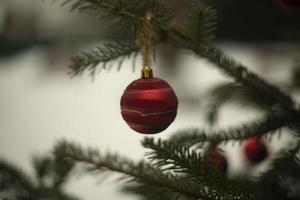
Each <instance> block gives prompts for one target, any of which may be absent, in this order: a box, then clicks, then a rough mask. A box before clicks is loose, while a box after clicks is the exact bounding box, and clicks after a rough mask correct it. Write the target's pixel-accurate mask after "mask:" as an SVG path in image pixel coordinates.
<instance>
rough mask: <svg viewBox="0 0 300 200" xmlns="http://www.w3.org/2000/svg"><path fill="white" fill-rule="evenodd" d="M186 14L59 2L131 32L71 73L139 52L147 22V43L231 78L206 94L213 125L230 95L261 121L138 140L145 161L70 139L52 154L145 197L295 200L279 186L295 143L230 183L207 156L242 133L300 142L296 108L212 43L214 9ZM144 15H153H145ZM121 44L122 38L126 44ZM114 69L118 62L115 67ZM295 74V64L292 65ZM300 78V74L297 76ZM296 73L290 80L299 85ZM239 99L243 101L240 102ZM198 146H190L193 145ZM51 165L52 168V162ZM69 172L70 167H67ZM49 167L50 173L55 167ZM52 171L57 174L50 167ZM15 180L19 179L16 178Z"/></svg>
mask: <svg viewBox="0 0 300 200" xmlns="http://www.w3.org/2000/svg"><path fill="white" fill-rule="evenodd" d="M191 2H192V3H191V5H190V9H189V11H190V12H189V14H188V15H187V16H186V19H185V20H184V22H176V21H174V13H172V12H171V10H170V9H169V8H168V6H167V5H166V4H165V1H159V0H62V5H71V9H72V10H77V11H80V12H83V11H93V12H96V13H97V14H99V19H100V20H102V21H105V22H107V23H109V24H110V25H111V27H112V28H115V30H116V31H121V32H124V33H126V32H128V31H129V32H131V33H132V34H131V35H132V36H133V37H131V36H130V34H129V38H127V39H128V41H129V44H127V43H126V44H125V43H109V44H106V45H103V46H101V47H98V48H96V50H91V51H90V52H87V53H83V54H82V55H79V56H77V57H75V58H74V59H73V63H72V64H71V74H72V75H81V74H82V73H83V72H85V71H91V72H92V74H95V71H96V67H97V66H98V65H100V64H102V68H103V69H105V68H106V67H105V66H106V63H108V62H110V61H113V60H117V59H119V58H120V59H121V62H120V63H122V60H123V58H126V57H129V56H130V55H134V54H135V55H136V53H138V52H139V51H140V50H139V46H138V45H137V40H138V39H139V37H141V36H143V35H144V34H145V32H144V31H145V29H144V28H145V26H151V27H153V30H154V32H155V36H154V38H153V44H155V45H158V44H161V43H165V42H170V43H172V44H174V46H176V47H177V48H178V49H182V50H184V51H188V52H190V53H193V54H194V55H196V56H199V57H200V58H204V59H207V60H208V61H209V62H211V63H213V64H214V65H215V67H216V68H218V69H220V70H221V71H223V72H224V73H225V75H227V76H229V77H230V78H232V80H233V81H232V83H230V84H226V85H221V86H219V87H217V88H215V89H214V91H212V94H213V97H214V98H215V101H214V104H212V107H211V110H210V112H209V115H208V116H209V117H208V118H209V119H210V122H211V123H213V122H214V120H215V119H216V116H217V111H218V109H219V108H220V106H221V105H222V104H223V103H225V102H226V101H231V99H232V98H237V99H238V101H248V102H250V103H251V104H252V105H256V106H257V105H259V107H260V109H263V110H264V111H265V115H264V116H263V118H262V119H257V120H255V121H254V122H249V123H247V124H244V125H240V126H238V127H232V128H228V129H227V130H199V129H189V130H183V131H179V132H178V133H175V134H174V136H173V137H171V138H170V139H168V140H160V139H158V140H154V139H149V138H145V139H144V140H143V141H142V145H143V146H144V147H145V148H146V149H148V150H149V151H148V153H147V154H146V157H147V160H146V161H140V162H133V161H131V160H130V159H128V158H126V157H123V156H120V155H119V154H102V153H100V152H98V150H96V149H91V148H82V147H81V146H80V145H78V144H74V143H71V142H68V141H61V142H58V143H57V144H56V146H55V148H54V154H55V156H56V158H57V159H58V160H62V161H64V162H68V163H72V165H73V164H76V163H81V164H82V165H80V166H81V167H82V168H81V169H82V170H83V171H84V172H86V173H91V172H94V171H96V172H100V173H104V172H107V171H112V172H117V173H120V174H122V175H123V177H124V179H125V180H127V181H128V182H130V183H133V184H132V185H131V184H130V185H128V186H127V187H126V188H125V189H124V190H125V191H127V192H133V193H136V194H142V196H143V197H144V198H145V199H146V200H148V199H153V198H155V199H164V200H169V199H170V200H171V199H182V200H184V199H186V200H188V199H195V200H196V199H201V200H220V199H222V200H233V199H236V200H238V199H239V200H250V199H251V200H252V199H253V200H254V199H255V200H256V199H257V200H258V199H264V200H266V199H267V200H281V199H282V200H283V199H291V200H292V199H293V200H294V199H299V196H297V195H291V188H290V187H286V186H284V184H283V183H284V181H285V180H287V179H288V178H295V177H299V179H300V175H299V159H298V155H297V154H298V152H299V148H300V145H299V143H297V142H296V144H294V145H291V147H290V148H289V149H287V150H285V151H284V152H282V154H281V155H280V156H278V157H277V158H275V159H274V160H273V163H272V165H271V167H270V169H268V170H267V171H266V172H264V173H262V174H260V177H259V178H257V180H255V181H250V180H249V181H242V180H239V181H234V180H230V179H229V178H228V177H227V176H226V174H223V173H222V172H220V171H219V170H218V169H217V168H216V167H215V166H214V165H212V164H211V163H210V162H209V161H208V159H207V155H208V152H209V151H210V150H211V149H213V148H214V147H215V146H216V145H218V144H219V143H221V142H228V141H242V140H243V139H245V138H247V137H252V136H263V135H266V134H268V135H272V134H274V133H276V132H277V131H278V130H280V129H281V128H283V127H286V128H289V130H290V132H292V133H294V135H295V140H296V141H298V140H299V134H300V127H299V119H300V110H299V106H298V104H297V102H295V101H294V100H293V98H292V97H291V96H290V95H289V94H288V93H287V92H286V91H283V88H279V87H278V86H275V85H273V84H271V83H269V82H267V81H265V80H263V79H262V78H260V77H259V76H258V75H256V74H255V73H253V72H250V71H248V69H247V67H246V66H244V65H243V64H241V63H239V62H238V61H236V60H234V59H233V58H231V57H230V56H229V55H227V54H225V53H224V52H223V51H222V50H221V49H219V48H217V47H215V46H214V44H213V39H214V37H215V31H216V29H217V14H216V11H215V10H214V9H213V8H212V7H210V6H209V5H206V4H204V3H203V2H202V1H200V0H198V1H197V0H194V1H191ZM149 13H150V14H151V18H148V17H147V16H149ZM128 41H127V42H128ZM119 66H120V65H119ZM298 71H299V69H298ZM296 75H299V73H295V77H296ZM297 80H298V79H297V78H294V85H295V86H296V85H297V84H298V82H297ZM242 99H243V100H242ZM195 145H196V146H197V148H196V150H201V151H200V152H199V151H196V150H195V149H193V148H191V147H192V146H195ZM48 162H50V163H51V161H49V160H47V159H45V160H36V161H35V162H34V166H35V168H36V171H37V174H36V176H37V178H38V180H40V181H41V182H40V183H39V185H40V186H41V187H42V188H43V184H44V183H43V181H42V180H43V177H45V176H46V175H47V174H49V173H53V171H52V170H51V169H53V168H52V167H51V168H49V167H48V166H49V165H48V164H47V163H48ZM50 166H51V165H50ZM1 167H2V168H3V170H6V171H7V172H6V173H5V175H9V176H4V178H5V179H3V180H8V179H9V180H10V181H9V182H12V183H14V185H15V189H16V190H17V189H18V188H21V189H20V190H19V191H20V192H19V194H20V195H24V192H25V193H26V194H27V195H28V194H29V193H30V192H28V191H32V190H33V189H32V188H34V186H33V185H32V183H31V182H30V181H28V180H29V179H28V178H27V177H25V176H24V175H23V173H22V172H20V171H19V170H17V169H14V168H13V167H11V166H8V165H6V164H5V163H3V164H1ZM68 169H71V167H70V168H68ZM54 171H55V170H54ZM67 172H68V170H67V171H60V172H59V173H61V174H59V175H60V176H56V175H55V176H54V177H56V178H55V179H54V180H53V181H54V182H53V185H52V187H54V188H57V187H59V186H60V185H61V184H62V183H63V182H64V179H63V180H62V179H60V177H63V176H66V175H67V174H68V173H67ZM55 173H57V171H55ZM16 177H18V178H16ZM6 183H8V182H6V181H4V182H3V183H2V184H1V186H2V185H3V187H4V188H5V187H7V186H5V184H6Z"/></svg>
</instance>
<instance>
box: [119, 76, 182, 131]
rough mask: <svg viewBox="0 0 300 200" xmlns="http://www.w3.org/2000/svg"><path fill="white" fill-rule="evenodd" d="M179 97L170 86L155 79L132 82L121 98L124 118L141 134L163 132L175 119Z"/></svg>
mask: <svg viewBox="0 0 300 200" xmlns="http://www.w3.org/2000/svg"><path fill="white" fill-rule="evenodd" d="M177 107H178V100H177V97H176V95H175V93H174V91H173V89H172V88H171V86H170V85H169V84H168V83H167V82H166V81H164V80H161V79H158V78H142V79H138V80H135V81H133V82H132V83H131V84H130V85H129V86H128V87H127V88H126V90H125V91H124V94H123V96H122V98H121V113H122V117H123V119H124V120H125V121H126V122H127V124H128V125H129V126H130V127H131V128H132V129H133V130H135V131H137V132H139V133H143V134H155V133H159V132H162V131H163V130H165V129H166V128H168V127H169V125H170V124H171V123H172V122H173V121H174V119H175V117H176V114H177Z"/></svg>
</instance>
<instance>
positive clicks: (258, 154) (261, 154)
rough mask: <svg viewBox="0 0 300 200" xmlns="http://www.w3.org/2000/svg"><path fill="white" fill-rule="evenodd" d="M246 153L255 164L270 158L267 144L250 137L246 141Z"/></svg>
mask: <svg viewBox="0 0 300 200" xmlns="http://www.w3.org/2000/svg"><path fill="white" fill-rule="evenodd" d="M244 152H245V155H246V157H247V159H248V160H250V161H251V162H253V163H259V162H261V161H263V160H264V159H266V158H267V156H268V150H267V148H266V146H265V144H264V143H263V142H262V141H261V140H260V138H257V137H250V138H248V139H246V141H245V144H244Z"/></svg>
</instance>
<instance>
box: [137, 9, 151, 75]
mask: <svg viewBox="0 0 300 200" xmlns="http://www.w3.org/2000/svg"><path fill="white" fill-rule="evenodd" d="M152 18H153V13H152V12H147V13H146V15H145V19H146V20H145V23H144V26H143V32H142V33H141V34H140V35H139V36H138V38H137V40H136V44H137V45H138V46H139V47H140V49H141V51H142V57H143V68H142V72H141V75H142V78H152V77H153V70H152V68H151V62H152V61H151V48H152V38H153V35H154V29H153V26H152V25H151V20H152Z"/></svg>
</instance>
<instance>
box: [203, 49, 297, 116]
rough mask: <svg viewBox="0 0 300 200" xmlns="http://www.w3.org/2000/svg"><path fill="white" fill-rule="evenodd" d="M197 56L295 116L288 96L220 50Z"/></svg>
mask: <svg viewBox="0 0 300 200" xmlns="http://www.w3.org/2000/svg"><path fill="white" fill-rule="evenodd" d="M199 55H202V56H204V57H206V58H208V59H209V60H210V61H211V62H212V63H214V64H216V66H217V67H218V68H220V69H222V70H223V71H224V72H225V73H226V74H228V75H229V76H231V77H233V78H235V81H236V82H238V83H241V84H243V85H244V86H245V87H248V88H251V90H253V91H256V92H257V94H258V95H260V96H261V97H262V98H264V99H266V100H268V101H270V102H272V101H274V100H275V101H276V102H277V103H278V104H279V105H280V106H281V107H282V108H284V109H285V110H286V111H288V112H292V113H294V114H297V111H296V110H295V102H294V101H293V99H292V98H291V97H290V96H289V95H288V94H285V93H284V92H283V91H281V90H280V89H279V88H277V87H276V86H274V85H272V84H270V83H267V82H266V81H264V80H263V79H261V78H260V77H258V76H257V75H256V74H254V73H252V72H249V71H248V70H247V68H246V67H245V66H243V65H242V64H240V63H238V62H237V61H235V60H234V59H232V58H231V57H229V56H228V55H226V54H225V53H224V52H223V51H222V50H220V49H218V48H210V49H209V50H208V51H207V52H206V53H205V54H202V53H200V54H199ZM297 115H298V114H297Z"/></svg>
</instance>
